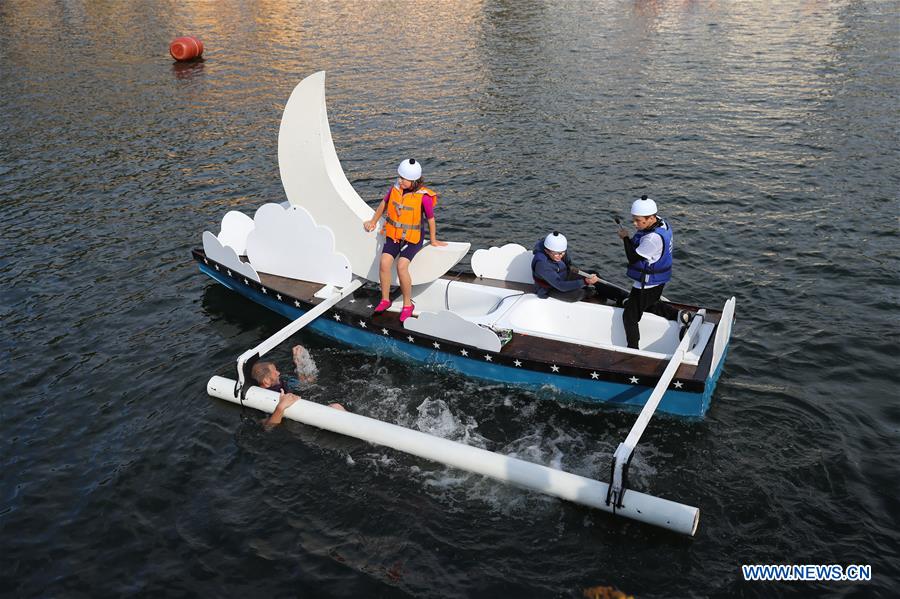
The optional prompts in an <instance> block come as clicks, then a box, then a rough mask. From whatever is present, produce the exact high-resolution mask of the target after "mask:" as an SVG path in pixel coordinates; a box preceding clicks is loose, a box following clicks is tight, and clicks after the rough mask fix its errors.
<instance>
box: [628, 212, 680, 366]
mask: <svg viewBox="0 0 900 599" xmlns="http://www.w3.org/2000/svg"><path fill="white" fill-rule="evenodd" d="M631 220H632V222H633V223H634V226H635V228H636V229H637V232H636V233H635V234H634V235H632V236H630V237H629V236H628V232H627V231H626V230H625V229H624V228H621V227H620V228H619V231H618V233H619V237H620V238H621V239H622V241H623V243H624V245H625V256H626V258H627V259H628V272H627V274H628V276H629V277H630V278H632V279H634V284H633V285H632V287H631V293H630V294H629V295H628V300H627V301H626V303H625V309H624V310H623V311H622V323H623V324H624V325H625V339H626V340H627V342H628V347H630V348H632V349H638V343H639V341H640V339H641V333H640V330H639V328H638V323H639V322H640V321H641V316H643V315H644V312H650V313H651V314H656V315H657V316H662V317H663V318H666V319H668V320H679V321H681V324H682V325H683V324H685V317H687V313H683V314H682V313H679V311H678V310H677V309H675V308H673V307H672V306H671V305H669V304H667V303H663V302H662V301H660V298H661V297H662V292H663V287H665V285H666V283H668V282H669V281H670V280H671V279H672V246H673V235H672V228H671V227H669V225H668V223H666V221H664V220H663V219H661V218H660V217H659V216H658V215H657V207H656V202H655V201H653V200H651V199H650V198H648V197H647V196H646V195H643V196H641V199H639V200H635V201H634V202H632V204H631Z"/></svg>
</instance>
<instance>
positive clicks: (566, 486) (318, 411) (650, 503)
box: [206, 376, 700, 536]
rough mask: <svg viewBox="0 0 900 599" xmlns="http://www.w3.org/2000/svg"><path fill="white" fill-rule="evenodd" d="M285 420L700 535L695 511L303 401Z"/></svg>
mask: <svg viewBox="0 0 900 599" xmlns="http://www.w3.org/2000/svg"><path fill="white" fill-rule="evenodd" d="M206 390H207V393H209V395H211V396H213V397H218V398H219V399H224V400H226V401H230V402H232V403H236V404H241V405H245V406H249V407H251V408H254V409H257V410H261V411H263V412H267V413H271V412H273V411H274V410H275V406H276V405H277V404H278V397H279V396H278V393H275V392H274V391H268V390H266V389H262V388H260V387H250V388H249V389H247V391H246V397H245V399H244V400H243V401H242V400H241V399H240V398H239V396H238V394H236V393H235V381H233V380H230V379H227V378H224V377H220V376H214V377H212V378H211V379H209V383H208V384H207V387H206ZM284 415H285V417H287V418H290V419H291V420H296V421H297V422H302V423H304V424H309V425H311V426H315V427H318V428H321V429H325V430H328V431H332V432H335V433H340V434H342V435H347V436H349V437H355V438H357V439H362V440H363V441H368V442H370V443H376V444H378V445H384V446H386V447H392V448H394V449H396V450H398V451H403V452H405V453H409V454H412V455H415V456H419V457H421V458H425V459H428V460H433V461H435V462H440V463H442V464H446V465H448V466H452V467H454V468H459V469H460V470H466V471H469V472H474V473H476V474H481V475H483V476H487V477H490V478H493V479H496V480H499V481H503V482H509V483H512V484H515V485H518V486H520V487H524V488H526V489H531V490H533V491H539V492H541V493H546V494H547V495H552V496H554V497H558V498H560V499H565V500H567V501H572V502H575V503H580V504H582V505H586V506H588V507H592V508H596V509H599V510H603V511H605V512H610V513H614V514H616V515H619V516H622V517H624V518H629V519H631V520H637V521H638V522H643V523H645V524H652V525H653V526H659V527H662V528H666V529H669V530H672V531H675V532H678V533H681V534H685V535H689V536H693V535H694V533H695V532H696V530H697V523H698V521H699V517H700V511H699V510H698V509H697V508H696V507H691V506H688V505H684V504H681V503H676V502H674V501H669V500H667V499H662V498H659V497H653V496H652V495H645V494H643V493H638V492H637V491H630V492H629V493H628V504H627V505H624V506H621V507H619V506H611V505H608V504H607V502H606V497H607V494H608V489H609V486H608V485H607V484H606V483H603V482H600V481H596V480H592V479H590V478H585V477H583V476H579V475H577V474H571V473H569V472H563V471H561V470H554V469H552V468H548V467H546V466H541V465H539V464H534V463H532V462H526V461H524V460H520V459H517V458H513V457H509V456H505V455H501V454H498V453H493V452H491V451H487V450H485V449H479V448H477V447H470V446H468V445H464V444H462V443H457V442H456V441H450V440H449V439H442V438H440V437H435V436H433V435H428V434H426V433H422V432H419V431H414V430H411V429H408V428H404V427H402V426H397V425H395V424H389V423H387V422H382V421H380V420H375V419H373V418H368V417H366V416H361V415H359V414H352V413H350V412H344V411H342V410H335V409H333V408H329V407H327V406H324V405H321V404H317V403H312V402H309V401H305V400H302V399H301V400H299V401H297V402H296V403H294V404H293V405H292V406H290V407H289V408H288V409H287V410H285V412H284Z"/></svg>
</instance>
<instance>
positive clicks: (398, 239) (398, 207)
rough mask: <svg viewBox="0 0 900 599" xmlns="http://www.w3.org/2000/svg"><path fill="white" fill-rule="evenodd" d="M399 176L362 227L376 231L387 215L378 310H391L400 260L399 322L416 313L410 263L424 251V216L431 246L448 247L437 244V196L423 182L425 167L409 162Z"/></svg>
mask: <svg viewBox="0 0 900 599" xmlns="http://www.w3.org/2000/svg"><path fill="white" fill-rule="evenodd" d="M397 174H398V175H400V176H399V178H398V179H397V182H396V183H394V185H393V186H391V189H390V190H388V192H387V194H385V196H384V200H383V201H382V202H381V204H379V205H378V210H376V211H375V215H374V216H373V217H372V220H368V221H366V222H364V223H363V227H364V228H365V229H366V231H374V230H375V227H376V226H377V224H378V220H379V219H380V218H381V216H382V215H383V214H384V213H385V211H386V212H387V216H386V217H385V222H384V235H385V239H384V247H383V248H382V249H381V263H380V266H379V271H378V277H379V279H380V280H381V302H380V303H379V304H378V305H377V306H376V307H375V313H376V314H380V313H382V312H384V311H385V310H387V309H388V308H389V307H390V306H391V300H390V292H391V266H392V265H393V264H394V260H395V259H396V260H397V278H398V279H399V280H400V291H401V292H402V293H403V309H402V310H401V311H400V322H403V321H404V320H406V319H407V318H409V317H410V315H411V314H412V313H413V310H414V309H415V306H414V305H413V303H412V279H411V278H410V276H409V263H410V262H411V261H412V259H413V258H414V257H415V255H416V254H417V253H419V250H421V249H422V246H423V242H424V238H423V236H422V220H423V218H422V217H423V214H424V217H425V220H427V221H428V231H429V233H430V236H431V245H434V246H438V247H439V246H442V245H447V244H446V243H445V242H443V241H438V240H437V226H436V225H435V221H434V207H435V206H436V205H437V194H435V193H434V192H433V191H431V190H430V189H428V188H427V187H425V181H424V180H423V179H422V165H421V164H419V163H418V162H416V160H415V159H414V158H408V159H406V160H404V161H403V162H401V163H400V166H399V167H398V168H397Z"/></svg>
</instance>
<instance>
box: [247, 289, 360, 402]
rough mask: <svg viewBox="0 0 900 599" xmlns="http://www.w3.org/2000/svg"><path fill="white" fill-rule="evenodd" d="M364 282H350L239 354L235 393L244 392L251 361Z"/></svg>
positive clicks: (261, 355)
mask: <svg viewBox="0 0 900 599" xmlns="http://www.w3.org/2000/svg"><path fill="white" fill-rule="evenodd" d="M363 283H364V281H363V279H355V280H353V281H351V282H350V284H349V285H347V286H346V287H343V288H342V289H341V290H340V291H336V292H334V293H333V295H332V296H331V297H329V298H327V299H325V300H324V301H322V302H321V303H319V304H317V305H316V306H315V307H314V308H311V309H310V310H308V311H306V312H304V314H303V316H301V317H300V318H298V319H297V320H294V321H292V322H291V323H290V324H288V325H287V326H285V327H284V328H283V329H281V330H280V331H278V332H277V333H275V334H274V335H272V336H271V337H269V338H268V339H266V340H265V341H263V342H262V343H260V344H259V345H257V346H256V347H253V348H251V349H248V350H247V351H245V352H244V353H242V354H241V355H240V356H238V360H237V371H238V380H237V382H236V383H235V385H237V386H236V387H235V393H238V394H239V393H242V391H243V389H245V387H246V385H247V374H248V373H247V372H246V371H247V368H246V366H247V364H248V361H250V365H251V366H252V364H253V362H254V361H255V360H258V359H259V358H261V357H263V356H264V355H265V354H267V353H268V352H270V351H271V350H272V349H273V348H275V347H277V346H278V345H279V344H280V343H281V342H282V341H284V340H285V339H287V338H288V337H290V336H291V335H293V334H294V333H296V332H297V331H299V330H300V329H302V328H303V327H305V326H306V325H308V324H309V323H311V322H312V321H313V320H315V319H316V318H318V317H319V316H321V315H322V314H324V313H325V312H327V311H328V310H329V309H330V308H331V307H332V306H334V305H335V304H336V303H338V302H339V301H341V300H342V299H344V298H345V297H347V296H348V295H350V294H351V293H353V292H354V291H356V290H357V289H359V288H360V287H361V286H362V284H363ZM251 360H252V361H251Z"/></svg>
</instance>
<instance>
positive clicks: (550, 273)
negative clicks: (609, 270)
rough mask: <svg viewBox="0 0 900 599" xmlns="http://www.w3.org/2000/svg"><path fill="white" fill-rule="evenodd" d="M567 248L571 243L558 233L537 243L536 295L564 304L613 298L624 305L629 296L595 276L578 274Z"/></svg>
mask: <svg viewBox="0 0 900 599" xmlns="http://www.w3.org/2000/svg"><path fill="white" fill-rule="evenodd" d="M567 249H568V242H567V241H566V238H565V236H564V235H563V234H561V233H560V232H559V231H553V232H552V233H550V234H549V235H547V236H546V237H544V238H542V239H539V240H538V242H537V243H536V244H535V246H534V250H533V253H534V257H533V258H532V259H531V275H532V277H533V278H534V293H535V295H537V296H538V297H540V298H547V297H552V298H555V299H559V300H562V301H565V302H577V301H580V300H582V299H584V298H585V297H587V296H588V295H596V296H597V297H598V298H599V299H600V300H601V301H604V302H605V301H606V300H608V299H612V300H613V301H614V302H615V303H616V304H617V305H621V302H622V301H623V300H624V299H625V298H626V297H627V294H626V293H625V292H624V291H622V290H621V289H618V288H616V287H613V286H612V285H608V284H606V283H604V282H602V281H601V280H600V278H599V277H597V275H595V274H589V275H588V276H586V277H585V276H582V275H580V274H578V273H579V269H578V268H577V267H575V266H573V265H572V260H571V256H570V255H569V254H568V253H567Z"/></svg>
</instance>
